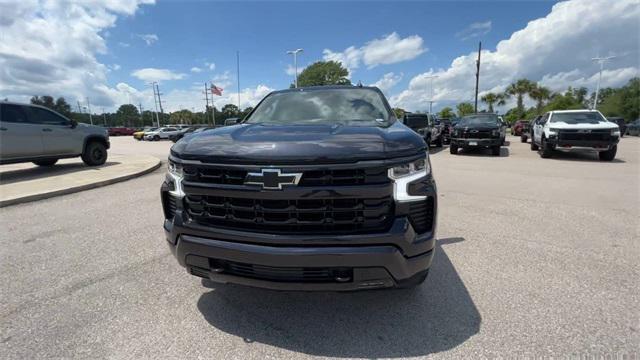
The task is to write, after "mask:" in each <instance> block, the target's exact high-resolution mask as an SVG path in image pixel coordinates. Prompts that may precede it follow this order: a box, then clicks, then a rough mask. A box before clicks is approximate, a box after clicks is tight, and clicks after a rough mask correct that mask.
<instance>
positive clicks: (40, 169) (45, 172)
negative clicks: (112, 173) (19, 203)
mask: <svg viewBox="0 0 640 360" xmlns="http://www.w3.org/2000/svg"><path fill="white" fill-rule="evenodd" d="M119 164H120V163H119V162H114V161H107V162H106V163H104V164H103V165H100V166H87V165H85V164H84V163H83V162H82V161H78V162H73V163H62V164H55V165H53V166H36V165H34V166H33V167H28V168H22V169H15V170H14V169H11V168H10V166H11V165H4V166H7V167H9V168H8V170H4V169H3V168H2V167H0V184H3V185H5V184H12V183H16V182H20V181H27V180H37V179H43V178H47V177H50V176H58V175H64V174H70V173H74V172H79V171H84V170H91V169H100V168H104V167H108V166H113V165H119Z"/></svg>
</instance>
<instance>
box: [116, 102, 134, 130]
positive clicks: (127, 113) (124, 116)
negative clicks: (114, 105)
mask: <svg viewBox="0 0 640 360" xmlns="http://www.w3.org/2000/svg"><path fill="white" fill-rule="evenodd" d="M139 119H140V113H139V112H138V108H137V107H135V105H131V104H125V105H120V107H119V108H118V111H116V122H117V124H118V125H124V126H133V125H134V124H136V123H137V122H138V121H139Z"/></svg>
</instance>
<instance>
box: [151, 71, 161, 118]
mask: <svg viewBox="0 0 640 360" xmlns="http://www.w3.org/2000/svg"><path fill="white" fill-rule="evenodd" d="M149 85H151V90H153V106H154V107H155V108H156V111H155V115H156V126H158V127H160V119H159V118H158V102H157V101H156V83H155V81H154V82H152V83H150V84H149ZM152 122H153V121H152Z"/></svg>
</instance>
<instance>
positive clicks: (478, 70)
mask: <svg viewBox="0 0 640 360" xmlns="http://www.w3.org/2000/svg"><path fill="white" fill-rule="evenodd" d="M481 51H482V41H480V42H479V43H478V60H477V61H476V97H475V104H474V106H473V109H474V110H473V111H474V112H476V113H477V112H478V84H479V83H480V52H481Z"/></svg>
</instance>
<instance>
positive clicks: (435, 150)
mask: <svg viewBox="0 0 640 360" xmlns="http://www.w3.org/2000/svg"><path fill="white" fill-rule="evenodd" d="M444 149H446V146H445V145H442V146H440V147H436V146H429V154H437V153H439V152H440V151H442V150H444Z"/></svg>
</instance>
